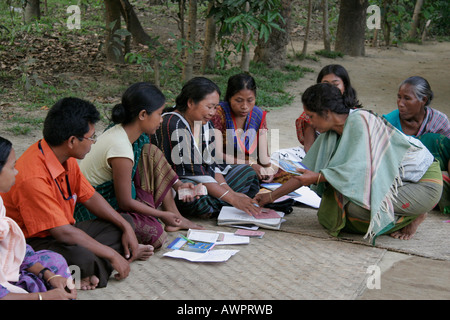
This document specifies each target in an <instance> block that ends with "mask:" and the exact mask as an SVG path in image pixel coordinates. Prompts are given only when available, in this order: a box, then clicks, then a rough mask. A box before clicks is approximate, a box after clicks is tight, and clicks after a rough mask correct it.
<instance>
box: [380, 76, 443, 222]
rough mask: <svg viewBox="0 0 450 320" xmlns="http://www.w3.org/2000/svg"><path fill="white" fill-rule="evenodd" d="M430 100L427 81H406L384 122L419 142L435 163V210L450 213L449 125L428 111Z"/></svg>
mask: <svg viewBox="0 0 450 320" xmlns="http://www.w3.org/2000/svg"><path fill="white" fill-rule="evenodd" d="M432 100H433V91H432V90H431V87H430V84H429V83H428V81H427V80H426V79H424V78H422V77H419V76H414V77H410V78H408V79H406V80H404V81H403V82H402V83H401V84H400V86H399V89H398V94H397V106H398V109H396V110H394V111H392V112H390V113H389V114H387V115H384V118H386V120H387V121H389V122H390V123H391V124H392V125H393V126H394V127H396V128H397V129H398V130H400V131H402V132H403V133H405V134H407V135H411V136H415V137H417V138H418V139H419V140H421V141H422V143H423V144H424V145H425V146H426V147H427V148H428V150H429V151H430V152H431V153H432V154H433V156H434V157H435V158H436V159H438V160H439V163H440V166H441V170H442V171H443V180H444V192H443V194H442V197H441V201H440V202H439V206H440V208H441V211H443V212H445V213H450V190H449V189H450V188H449V186H450V179H449V176H448V167H449V163H450V122H449V120H448V117H447V116H446V115H445V114H444V113H442V112H440V111H438V110H436V109H433V108H431V107H430V104H431V101H432ZM444 171H445V172H444Z"/></svg>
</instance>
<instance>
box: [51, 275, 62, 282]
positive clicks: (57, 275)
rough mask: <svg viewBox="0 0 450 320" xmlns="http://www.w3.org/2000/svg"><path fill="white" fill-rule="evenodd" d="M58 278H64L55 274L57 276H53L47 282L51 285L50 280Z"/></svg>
mask: <svg viewBox="0 0 450 320" xmlns="http://www.w3.org/2000/svg"><path fill="white" fill-rule="evenodd" d="M57 277H61V278H64V277H63V276H62V275H59V274H55V275H53V276H51V277H50V278H48V279H47V282H48V283H50V280H52V279H53V278H57Z"/></svg>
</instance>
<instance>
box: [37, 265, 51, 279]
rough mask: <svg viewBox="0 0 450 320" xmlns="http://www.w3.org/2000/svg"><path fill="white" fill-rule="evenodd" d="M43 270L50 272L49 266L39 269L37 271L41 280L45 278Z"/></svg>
mask: <svg viewBox="0 0 450 320" xmlns="http://www.w3.org/2000/svg"><path fill="white" fill-rule="evenodd" d="M45 271H50V272H51V270H50V269H49V268H44V269H42V270H41V271H39V273H38V278H39V279H41V280H43V281H45V279H44V273H45Z"/></svg>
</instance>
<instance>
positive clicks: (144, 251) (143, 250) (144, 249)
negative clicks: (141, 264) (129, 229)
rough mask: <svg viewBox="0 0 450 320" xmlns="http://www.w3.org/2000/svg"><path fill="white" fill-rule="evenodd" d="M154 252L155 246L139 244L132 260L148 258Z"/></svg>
mask: <svg viewBox="0 0 450 320" xmlns="http://www.w3.org/2000/svg"><path fill="white" fill-rule="evenodd" d="M154 253H155V248H153V246H151V245H149V244H148V245H145V244H139V246H138V252H136V257H135V258H134V259H133V260H142V261H145V260H148V259H149V258H150V257H151V256H152V255H153V254H154Z"/></svg>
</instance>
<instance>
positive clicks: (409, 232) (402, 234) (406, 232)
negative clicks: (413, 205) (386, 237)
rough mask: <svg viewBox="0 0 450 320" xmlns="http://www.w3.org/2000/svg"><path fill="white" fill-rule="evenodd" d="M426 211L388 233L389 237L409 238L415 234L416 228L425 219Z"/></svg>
mask: <svg viewBox="0 0 450 320" xmlns="http://www.w3.org/2000/svg"><path fill="white" fill-rule="evenodd" d="M426 216H427V213H426V212H425V213H422V214H421V215H420V216H418V217H417V218H416V219H415V220H414V221H413V222H411V223H410V224H408V225H407V226H405V227H403V228H402V229H400V230H398V231H395V232H393V233H391V234H390V236H391V237H393V238H396V239H401V240H410V239H412V237H413V236H414V235H415V234H416V231H417V228H418V227H419V225H420V224H421V223H422V222H423V221H424V220H425V218H426Z"/></svg>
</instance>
